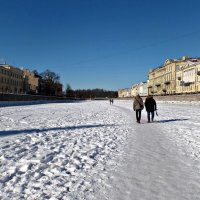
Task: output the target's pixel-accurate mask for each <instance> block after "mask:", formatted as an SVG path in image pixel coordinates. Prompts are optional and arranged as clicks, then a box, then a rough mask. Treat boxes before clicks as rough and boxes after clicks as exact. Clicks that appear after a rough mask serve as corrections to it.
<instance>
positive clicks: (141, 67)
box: [0, 0, 200, 90]
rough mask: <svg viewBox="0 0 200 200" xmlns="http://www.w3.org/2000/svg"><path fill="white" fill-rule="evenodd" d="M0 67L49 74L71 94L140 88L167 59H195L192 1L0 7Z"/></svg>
mask: <svg viewBox="0 0 200 200" xmlns="http://www.w3.org/2000/svg"><path fill="white" fill-rule="evenodd" d="M0 6H1V12H0V30H1V31H0V62H4V61H6V63H7V64H10V65H13V66H16V67H21V66H23V67H25V68H28V69H30V70H34V69H36V70H37V71H38V72H43V71H44V70H46V69H50V70H51V71H54V72H56V73H58V74H59V75H60V77H61V82H62V84H63V85H64V86H66V84H67V83H69V84H70V85H71V87H72V88H73V89H86V88H87V89H93V88H103V89H107V90H118V89H120V88H128V87H131V85H132V84H133V83H137V82H140V81H146V80H147V79H148V71H149V69H150V68H151V67H152V68H155V67H157V66H159V65H161V64H162V63H163V62H164V61H165V60H166V59H168V58H172V59H173V58H180V57H182V56H185V55H188V56H191V57H197V56H198V57H200V23H199V20H200V12H199V7H200V1H199V0H151V1H150V0H0Z"/></svg>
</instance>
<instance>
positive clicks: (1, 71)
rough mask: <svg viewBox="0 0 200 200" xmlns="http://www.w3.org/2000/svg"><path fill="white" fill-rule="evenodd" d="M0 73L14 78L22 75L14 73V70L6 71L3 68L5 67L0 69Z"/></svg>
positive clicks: (20, 77)
mask: <svg viewBox="0 0 200 200" xmlns="http://www.w3.org/2000/svg"><path fill="white" fill-rule="evenodd" d="M0 74H4V75H7V76H11V77H14V78H19V79H22V75H20V74H16V73H14V72H11V71H8V70H5V69H0Z"/></svg>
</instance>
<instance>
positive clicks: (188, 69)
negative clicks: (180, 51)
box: [176, 59, 200, 94]
mask: <svg viewBox="0 0 200 200" xmlns="http://www.w3.org/2000/svg"><path fill="white" fill-rule="evenodd" d="M176 77H177V79H176V93H177V94H187V93H199V92H200V60H199V59H191V60H188V61H187V62H186V63H185V64H184V65H182V66H179V68H177V71H176Z"/></svg>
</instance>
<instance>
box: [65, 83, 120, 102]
mask: <svg viewBox="0 0 200 200" xmlns="http://www.w3.org/2000/svg"><path fill="white" fill-rule="evenodd" d="M66 97H67V98H80V99H88V98H91V99H94V98H117V97H118V92H117V91H109V90H104V89H99V88H96V89H77V90H73V89H72V88H71V86H70V85H69V84H67V87H66Z"/></svg>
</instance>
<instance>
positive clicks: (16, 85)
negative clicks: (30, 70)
mask: <svg viewBox="0 0 200 200" xmlns="http://www.w3.org/2000/svg"><path fill="white" fill-rule="evenodd" d="M0 92H1V93H18V94H19V93H23V72H22V71H21V70H20V69H18V68H15V67H12V66H10V65H6V64H0Z"/></svg>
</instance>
